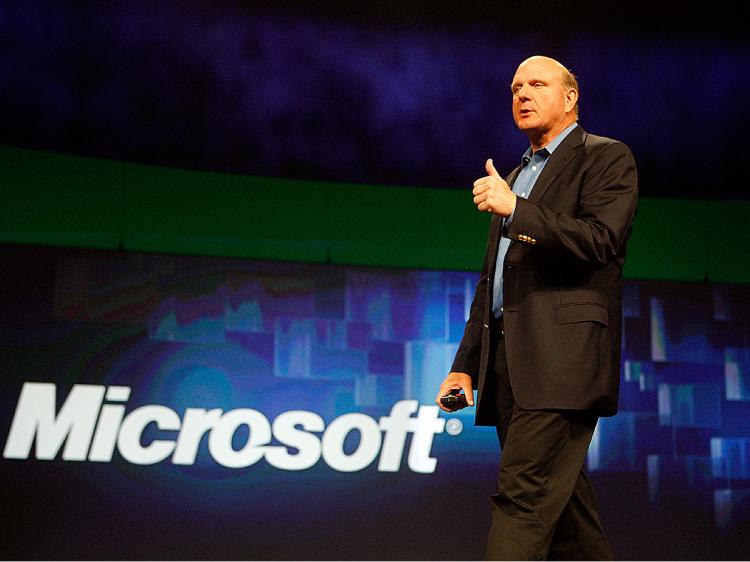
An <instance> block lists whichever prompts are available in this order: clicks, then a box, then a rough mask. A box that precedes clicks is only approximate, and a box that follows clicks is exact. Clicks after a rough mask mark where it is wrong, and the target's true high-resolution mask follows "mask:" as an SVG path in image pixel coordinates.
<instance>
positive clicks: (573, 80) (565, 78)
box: [518, 55, 580, 117]
mask: <svg viewBox="0 0 750 562" xmlns="http://www.w3.org/2000/svg"><path fill="white" fill-rule="evenodd" d="M526 63H532V64H533V63H537V64H542V65H546V66H548V67H549V68H550V69H556V70H557V71H558V72H560V76H561V77H562V83H563V87H564V88H566V89H572V90H575V91H576V94H579V92H580V91H579V89H578V78H577V77H576V75H575V74H573V73H572V72H571V71H570V70H568V69H567V68H566V67H565V65H563V64H562V63H561V62H560V61H558V60H556V59H553V58H552V57H545V56H544V55H534V56H533V57H529V58H527V59H526V60H525V61H523V62H522V63H521V64H519V65H518V68H521V67H522V66H523V65H524V64H526ZM574 111H575V113H576V117H578V101H576V105H575V107H574Z"/></svg>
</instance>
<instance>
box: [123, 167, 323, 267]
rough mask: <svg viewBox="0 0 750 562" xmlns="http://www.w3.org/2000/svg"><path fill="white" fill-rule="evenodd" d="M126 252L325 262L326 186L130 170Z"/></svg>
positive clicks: (187, 172) (226, 175)
mask: <svg viewBox="0 0 750 562" xmlns="http://www.w3.org/2000/svg"><path fill="white" fill-rule="evenodd" d="M125 186H126V210H125V222H124V234H123V235H124V247H125V248H126V249H128V250H140V251H149V252H168V253H187V254H203V255H218V256H232V257H247V258H258V259H278V260H300V261H319V262H323V261H325V260H326V258H327V253H326V222H325V221H326V214H325V208H326V202H327V198H328V189H327V186H325V185H323V184H316V183H312V182H297V181H288V180H279V179H271V178H255V177H247V176H239V175H232V174H218V173H208V172H196V171H188V170H176V169H167V168H158V167H150V166H138V165H132V166H128V168H127V170H126V174H125Z"/></svg>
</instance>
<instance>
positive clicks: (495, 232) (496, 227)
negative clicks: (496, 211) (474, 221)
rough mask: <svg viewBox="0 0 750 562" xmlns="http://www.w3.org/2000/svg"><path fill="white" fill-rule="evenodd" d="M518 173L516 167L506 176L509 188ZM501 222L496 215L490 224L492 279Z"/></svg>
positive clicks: (519, 169)
mask: <svg viewBox="0 0 750 562" xmlns="http://www.w3.org/2000/svg"><path fill="white" fill-rule="evenodd" d="M520 171H521V166H518V167H516V169H515V170H513V171H512V172H511V173H510V174H508V177H507V178H505V182H506V183H507V184H508V185H509V186H510V187H511V188H512V187H513V183H514V182H515V181H516V178H517V177H518V173H519V172H520ZM532 193H533V191H532ZM503 222H504V219H502V218H500V217H498V216H497V215H493V216H492V223H491V225H490V229H491V230H492V238H491V240H492V242H491V243H490V260H491V261H490V275H491V277H490V278H494V275H495V262H497V252H498V251H499V250H500V236H501V230H502V226H503Z"/></svg>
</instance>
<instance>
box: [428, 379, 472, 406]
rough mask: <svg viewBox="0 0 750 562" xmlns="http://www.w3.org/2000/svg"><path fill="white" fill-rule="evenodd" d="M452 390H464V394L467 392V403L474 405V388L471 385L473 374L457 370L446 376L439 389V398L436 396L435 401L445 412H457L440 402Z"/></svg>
mask: <svg viewBox="0 0 750 562" xmlns="http://www.w3.org/2000/svg"><path fill="white" fill-rule="evenodd" d="M451 390H463V391H464V394H466V403H467V404H468V405H469V406H473V405H474V390H473V389H472V387H471V376H469V375H468V374H466V373H457V372H453V373H449V374H448V376H447V377H445V380H444V381H443V384H441V385H440V390H439V391H438V395H437V398H435V402H436V403H437V405H438V406H440V409H441V410H443V411H445V412H455V410H451V409H450V408H446V407H445V405H443V404H442V403H441V402H440V399H441V398H442V397H443V396H445V395H446V394H448V393H449V392H450V391H451Z"/></svg>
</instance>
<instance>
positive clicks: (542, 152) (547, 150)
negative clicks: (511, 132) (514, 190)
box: [523, 121, 578, 166]
mask: <svg viewBox="0 0 750 562" xmlns="http://www.w3.org/2000/svg"><path fill="white" fill-rule="evenodd" d="M577 126H578V122H577V121H575V122H573V123H571V124H570V125H568V126H567V127H565V128H564V129H563V130H562V131H561V132H560V134H559V135H557V136H556V137H555V138H554V139H552V141H551V142H550V143H549V144H548V145H547V146H545V147H544V148H540V149H539V150H537V151H536V152H535V153H534V154H539V156H542V157H543V158H546V157H547V156H549V155H550V154H552V153H553V152H554V151H555V149H556V148H557V147H558V146H560V144H562V141H564V140H565V137H567V136H568V135H569V134H570V132H571V131H572V130H573V129H575V128H576V127H577ZM532 155H533V154H532V152H531V147H529V148H527V149H526V152H524V153H523V165H524V166H525V165H526V164H528V163H529V162H530V161H531V157H532Z"/></svg>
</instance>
